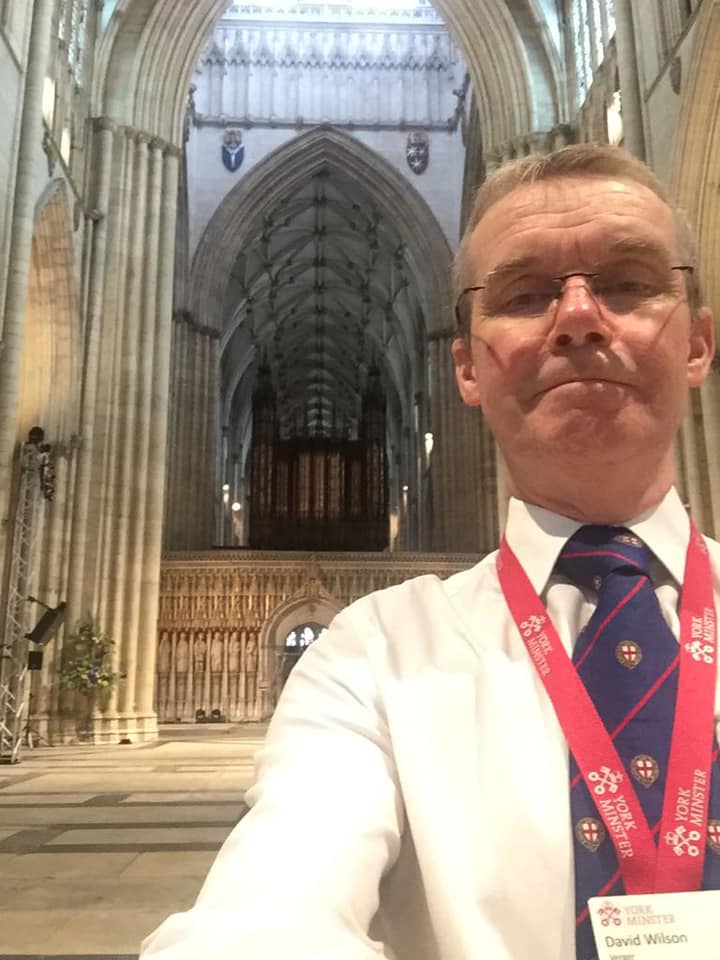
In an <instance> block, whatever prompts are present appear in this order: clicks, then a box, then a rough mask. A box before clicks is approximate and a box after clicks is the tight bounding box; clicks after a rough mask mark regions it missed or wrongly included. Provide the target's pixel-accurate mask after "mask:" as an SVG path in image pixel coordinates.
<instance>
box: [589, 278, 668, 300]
mask: <svg viewBox="0 0 720 960" xmlns="http://www.w3.org/2000/svg"><path fill="white" fill-rule="evenodd" d="M595 289H596V291H597V293H598V294H599V295H600V296H602V297H651V296H653V295H654V294H655V293H657V284H655V283H652V282H650V281H648V280H639V279H636V278H634V277H633V278H629V279H627V280H598V282H597V283H596V284H595Z"/></svg>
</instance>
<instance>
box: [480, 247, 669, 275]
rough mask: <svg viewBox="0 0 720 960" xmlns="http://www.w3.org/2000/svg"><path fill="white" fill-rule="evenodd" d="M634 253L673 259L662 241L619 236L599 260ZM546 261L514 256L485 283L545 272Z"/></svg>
mask: <svg viewBox="0 0 720 960" xmlns="http://www.w3.org/2000/svg"><path fill="white" fill-rule="evenodd" d="M633 255H634V256H643V257H650V258H652V259H658V260H660V261H661V262H663V263H668V264H669V263H670V260H671V256H670V252H669V251H668V249H667V247H665V246H664V245H663V244H661V243H657V242H656V241H655V240H651V239H649V238H647V237H618V239H617V240H614V241H612V243H611V244H610V246H609V249H608V251H607V254H606V255H605V256H603V257H599V258H598V260H597V262H598V263H601V262H602V263H607V262H608V261H610V262H612V261H613V260H616V259H620V258H624V257H628V256H633ZM544 263H545V258H543V257H538V256H533V255H525V256H518V257H513V258H512V259H511V260H506V261H505V262H504V263H499V264H498V265H497V266H496V267H493V269H492V270H490V271H488V274H487V276H486V278H485V283H488V282H494V281H498V280H506V279H507V278H508V277H515V276H517V274H519V273H522V272H524V271H530V272H533V273H543V272H544V271H543V266H544Z"/></svg>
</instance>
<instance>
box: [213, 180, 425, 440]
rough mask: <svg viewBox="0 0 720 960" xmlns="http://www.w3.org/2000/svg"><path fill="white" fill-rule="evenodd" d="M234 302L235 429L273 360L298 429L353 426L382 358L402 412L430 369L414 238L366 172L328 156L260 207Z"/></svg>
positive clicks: (228, 362) (229, 387)
mask: <svg viewBox="0 0 720 960" xmlns="http://www.w3.org/2000/svg"><path fill="white" fill-rule="evenodd" d="M226 307H227V309H226V312H225V316H226V317H227V318H228V319H227V321H226V324H225V329H224V330H223V336H222V341H221V384H222V397H223V415H224V418H225V422H226V423H233V424H234V425H235V430H233V433H235V435H236V436H238V434H239V436H240V437H241V436H243V435H245V433H246V431H247V428H248V426H249V423H248V418H249V400H250V396H251V391H252V387H253V383H254V381H255V373H256V368H257V364H258V363H259V362H261V361H262V360H267V362H268V364H269V366H270V368H271V371H272V376H273V383H274V386H275V391H276V395H277V398H278V414H279V418H280V424H281V429H282V431H283V432H284V433H285V434H287V435H290V434H293V433H296V432H300V431H303V430H307V429H309V430H310V432H312V433H314V434H316V435H329V434H330V433H332V432H334V431H338V430H339V431H342V432H343V433H345V434H349V435H352V434H354V433H355V431H356V428H357V422H358V417H359V414H360V402H361V397H362V393H363V391H364V389H365V385H366V378H367V371H368V368H369V366H370V365H372V364H377V365H378V366H379V368H380V371H381V376H382V380H383V383H384V386H385V390H386V394H387V395H388V399H389V402H390V405H391V408H394V410H395V413H396V414H399V413H400V411H401V408H402V406H403V405H404V402H405V400H404V395H405V394H406V393H407V387H408V386H410V385H411V384H413V383H416V384H417V380H418V377H420V376H421V375H422V374H421V368H419V367H418V365H417V355H418V352H420V354H422V348H423V343H424V328H425V321H424V316H423V312H422V307H421V305H420V302H419V298H418V291H417V289H416V288H415V285H414V283H413V277H412V269H411V268H410V267H409V266H408V263H407V248H406V245H405V243H404V241H403V239H402V237H401V235H400V232H399V230H398V228H397V226H396V225H395V224H394V223H393V222H392V221H391V220H390V219H389V217H388V216H387V212H386V211H382V210H381V209H379V208H378V207H377V205H376V204H375V203H374V201H373V199H372V198H371V197H369V196H368V194H367V191H366V190H364V189H363V187H362V184H361V183H358V181H357V180H355V179H353V178H352V177H351V176H349V175H343V174H342V173H341V172H340V171H338V170H337V169H332V168H331V167H329V166H327V167H325V168H324V169H320V170H317V171H316V172H314V173H313V175H312V176H310V177H308V179H307V182H306V183H305V184H304V186H303V187H302V188H301V189H299V190H293V191H292V192H288V193H287V194H285V195H284V196H282V197H280V198H279V199H278V200H277V202H276V204H275V205H274V206H273V207H272V208H270V209H268V210H266V211H265V212H264V213H263V215H262V217H261V218H259V219H258V222H257V223H256V225H255V229H254V230H253V231H252V232H251V234H250V236H249V239H248V242H247V243H246V244H245V245H244V248H243V251H242V253H241V254H240V256H239V257H238V259H237V260H236V262H235V264H234V266H233V268H232V272H231V283H230V286H229V288H228V293H227V299H226ZM413 367H414V368H415V369H413ZM238 421H239V422H238ZM238 428H239V429H238Z"/></svg>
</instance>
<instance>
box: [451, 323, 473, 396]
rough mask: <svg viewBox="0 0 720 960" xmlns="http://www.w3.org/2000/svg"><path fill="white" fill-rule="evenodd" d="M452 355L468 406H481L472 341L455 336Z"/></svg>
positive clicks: (459, 387) (460, 386) (461, 393)
mask: <svg viewBox="0 0 720 960" xmlns="http://www.w3.org/2000/svg"><path fill="white" fill-rule="evenodd" d="M452 356H453V362H454V364H455V379H456V380H457V385H458V389H459V391H460V396H461V397H462V399H463V402H464V403H465V404H467V406H468V407H479V406H480V387H479V384H478V379H477V374H476V372H475V364H474V363H473V359H472V350H471V348H470V342H469V340H468V339H467V338H466V337H462V336H457V337H455V339H454V340H453V342H452Z"/></svg>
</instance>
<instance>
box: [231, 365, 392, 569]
mask: <svg viewBox="0 0 720 960" xmlns="http://www.w3.org/2000/svg"><path fill="white" fill-rule="evenodd" d="M385 410H386V404H385V394H384V391H383V388H382V384H381V381H380V374H379V371H378V369H377V368H376V367H372V368H371V369H370V371H369V373H368V382H367V388H366V391H365V395H364V397H363V401H362V413H361V417H360V421H359V425H358V431H357V439H351V438H348V437H347V436H342V435H339V434H338V433H337V432H336V431H334V430H333V431H332V433H331V435H330V436H327V435H317V433H318V431H317V430H315V431H314V430H313V429H311V428H309V427H308V426H307V425H306V426H305V427H304V428H303V429H302V430H299V431H297V432H296V434H295V435H292V436H289V437H286V438H282V437H281V436H280V431H279V427H278V417H277V404H276V397H275V391H274V389H273V386H272V380H271V375H270V370H269V369H268V367H267V366H266V365H263V366H262V367H261V369H260V371H259V374H258V384H257V387H256V389H255V392H254V394H253V441H252V452H251V468H250V518H249V519H250V530H249V540H250V546H251V547H253V548H257V549H264V550H372V551H376V550H383V549H385V547H387V545H388V492H387V488H388V484H387V464H386V454H385V443H386V429H385V426H386V425H385V416H386V413H385Z"/></svg>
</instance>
